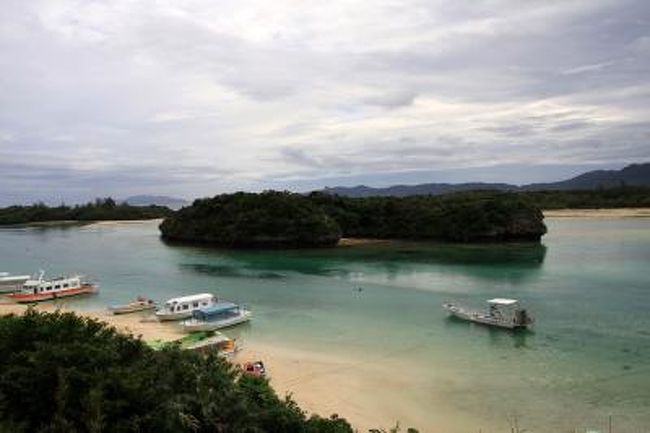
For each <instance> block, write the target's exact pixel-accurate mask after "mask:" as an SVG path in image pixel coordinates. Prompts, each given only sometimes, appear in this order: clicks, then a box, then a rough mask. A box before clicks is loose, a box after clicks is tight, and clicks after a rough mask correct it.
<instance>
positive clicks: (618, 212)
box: [542, 207, 650, 218]
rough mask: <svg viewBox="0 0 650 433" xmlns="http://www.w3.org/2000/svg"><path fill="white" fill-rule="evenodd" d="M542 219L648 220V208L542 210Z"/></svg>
mask: <svg viewBox="0 0 650 433" xmlns="http://www.w3.org/2000/svg"><path fill="white" fill-rule="evenodd" d="M542 213H543V214H544V218H650V208H636V207H634V208H632V207H631V208H598V209H548V210H542Z"/></svg>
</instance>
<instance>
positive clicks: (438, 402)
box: [0, 219, 650, 432]
mask: <svg viewBox="0 0 650 433" xmlns="http://www.w3.org/2000/svg"><path fill="white" fill-rule="evenodd" d="M546 223H547V226H548V228H549V233H548V234H547V235H546V236H545V237H544V238H543V242H542V245H531V244H512V245H478V246H463V245H445V244H413V243H398V244H391V245H372V246H364V247H354V248H338V249H330V250H319V251H224V250H214V249H208V248H201V247H188V246H176V245H166V244H165V243H163V242H162V241H161V240H160V239H159V237H158V232H157V227H156V225H155V223H145V224H133V225H129V224H120V225H89V226H80V227H66V228H47V229H43V228H4V229H0V271H10V272H12V273H21V274H22V273H33V272H34V271H35V270H37V269H39V268H43V269H46V270H47V271H48V273H49V274H58V273H63V272H73V271H76V272H81V273H83V274H85V275H87V276H88V277H89V278H91V279H93V280H96V281H98V282H99V283H100V288H101V291H100V294H98V295H96V296H92V297H86V298H79V299H76V300H70V301H69V302H70V303H71V304H72V305H74V306H75V307H77V308H81V309H98V308H104V307H105V306H106V305H110V304H115V303H121V302H125V301H127V300H130V299H132V298H133V297H134V296H135V295H137V294H146V295H149V296H152V297H155V298H157V299H165V298H169V297H172V296H176V295H182V294H190V293H197V292H204V291H207V292H215V293H217V294H219V295H220V296H221V297H223V298H227V299H230V300H234V301H239V302H242V303H245V304H248V305H250V306H251V307H252V309H253V311H254V314H255V319H254V321H253V322H252V324H250V325H249V326H244V327H242V328H239V329H238V330H237V331H235V332H236V333H237V334H239V336H240V337H242V338H243V339H244V340H246V339H248V340H249V341H259V342H263V343H278V342H281V343H282V344H283V345H288V346H291V347H295V348H300V349H306V350H310V351H314V352H332V353H334V352H339V351H341V348H345V351H346V353H347V354H349V355H350V356H352V357H358V358H359V359H366V360H375V361H376V362H382V359H387V358H388V357H393V358H392V359H393V361H394V359H395V357H396V356H399V359H400V362H402V363H403V366H404V370H405V371H404V372H401V373H400V374H404V375H407V376H408V375H410V377H411V379H412V380H411V381H410V382H409V383H410V384H411V385H412V386H409V387H407V389H403V390H401V391H400V392H399V393H397V395H396V394H395V393H391V395H390V396H387V398H388V399H390V398H393V399H400V398H404V399H410V400H413V401H414V402H415V403H414V404H417V405H421V408H422V411H427V410H428V409H429V408H440V407H449V408H450V409H451V410H453V411H454V413H460V414H466V415H467V416H468V417H471V418H472V419H474V420H477V421H476V423H475V425H477V426H479V427H480V426H481V425H483V426H507V421H506V420H507V418H508V417H512V416H517V417H518V418H519V422H520V424H521V425H522V426H523V427H524V428H526V429H527V430H528V431H535V432H547V431H548V432H558V431H573V429H574V428H577V429H578V431H580V430H585V429H588V428H589V429H595V430H601V431H606V428H605V426H606V425H607V419H608V417H609V416H610V415H611V416H612V418H613V420H614V424H615V426H616V430H615V431H617V432H642V431H643V432H647V431H648V430H650V269H649V268H650V219H547V221H546ZM496 296H499V297H515V298H519V299H522V300H524V301H525V302H526V304H527V306H528V307H529V310H530V311H531V312H532V313H533V314H534V315H535V317H536V319H537V325H536V327H535V329H534V331H533V332H528V333H511V332H508V331H500V330H493V329H489V328H484V327H480V326H473V325H469V324H466V323H462V322H457V321H453V320H450V319H448V318H447V317H446V315H445V314H444V312H443V311H442V310H441V308H440V305H441V304H442V303H443V302H445V301H448V300H458V301H462V302H465V303H467V304H473V305H476V306H479V305H481V304H482V302H483V301H484V300H485V299H488V298H491V297H496ZM378 389H379V390H380V389H381V386H380V385H378ZM343 415H344V414H343ZM419 427H421V430H422V431H431V430H434V431H435V425H431V426H419ZM484 431H485V430H484ZM501 431H506V430H505V429H503V430H501Z"/></svg>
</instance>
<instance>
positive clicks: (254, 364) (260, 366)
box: [241, 361, 266, 377]
mask: <svg viewBox="0 0 650 433" xmlns="http://www.w3.org/2000/svg"><path fill="white" fill-rule="evenodd" d="M241 369H242V372H243V373H244V374H248V375H250V376H254V377H266V368H265V367H264V363H263V362H262V361H251V362H245V363H244V364H242V366H241Z"/></svg>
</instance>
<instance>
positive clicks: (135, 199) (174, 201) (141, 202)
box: [124, 195, 189, 210]
mask: <svg viewBox="0 0 650 433" xmlns="http://www.w3.org/2000/svg"><path fill="white" fill-rule="evenodd" d="M124 202H126V203H127V204H130V205H131V206H150V205H157V206H167V207H168V208H170V209H174V210H177V209H180V208H182V207H183V206H187V205H188V204H189V202H188V201H187V200H184V199H182V198H176V197H168V196H165V195H134V196H131V197H128V198H126V199H124Z"/></svg>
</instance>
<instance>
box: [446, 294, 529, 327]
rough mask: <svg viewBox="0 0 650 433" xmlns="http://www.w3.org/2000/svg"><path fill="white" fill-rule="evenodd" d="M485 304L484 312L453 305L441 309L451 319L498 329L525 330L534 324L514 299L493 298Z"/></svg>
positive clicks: (449, 304)
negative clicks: (447, 313)
mask: <svg viewBox="0 0 650 433" xmlns="http://www.w3.org/2000/svg"><path fill="white" fill-rule="evenodd" d="M487 304H488V308H487V310H484V311H480V310H474V309H471V308H466V307H463V306H461V305H457V304H453V303H446V304H443V306H442V307H443V308H444V309H445V310H447V311H448V312H449V314H450V315H451V316H453V317H457V318H459V319H462V320H467V321H470V322H475V323H480V324H482V325H488V326H497V327H499V328H507V329H516V328H527V327H529V326H530V325H532V324H533V322H534V320H533V318H532V317H530V316H529V315H528V312H527V311H526V310H525V309H523V308H521V306H520V304H519V301H517V300H516V299H505V298H495V299H490V300H488V301H487Z"/></svg>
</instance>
